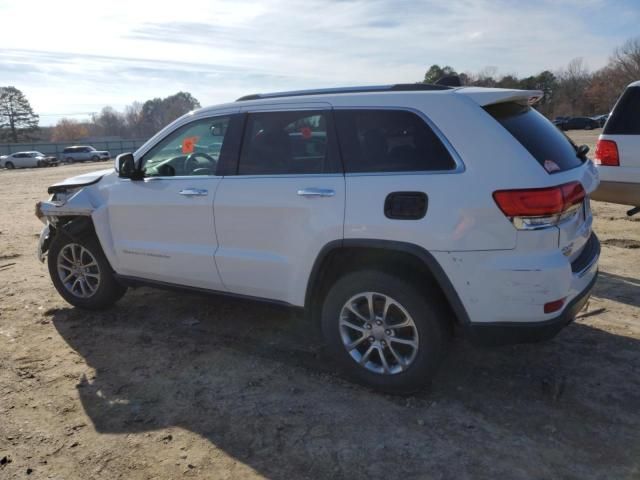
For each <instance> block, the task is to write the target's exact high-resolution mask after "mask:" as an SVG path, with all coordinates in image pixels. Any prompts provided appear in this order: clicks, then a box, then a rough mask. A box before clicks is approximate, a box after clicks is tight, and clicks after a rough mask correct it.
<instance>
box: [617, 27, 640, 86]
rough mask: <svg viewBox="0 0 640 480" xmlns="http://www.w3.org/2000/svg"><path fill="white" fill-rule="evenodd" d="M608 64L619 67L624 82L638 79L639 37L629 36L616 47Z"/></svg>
mask: <svg viewBox="0 0 640 480" xmlns="http://www.w3.org/2000/svg"><path fill="white" fill-rule="evenodd" d="M610 64H612V66H613V67H617V68H618V69H620V71H621V73H622V75H623V81H624V82H625V83H631V82H633V81H635V80H640V37H635V38H631V39H629V40H627V41H626V42H625V43H624V44H623V45H622V46H621V47H618V48H616V49H615V51H614V52H613V56H612V57H611V60H610Z"/></svg>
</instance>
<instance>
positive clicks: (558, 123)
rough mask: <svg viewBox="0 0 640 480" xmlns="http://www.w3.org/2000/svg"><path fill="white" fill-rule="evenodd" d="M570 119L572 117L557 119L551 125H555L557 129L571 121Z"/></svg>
mask: <svg viewBox="0 0 640 480" xmlns="http://www.w3.org/2000/svg"><path fill="white" fill-rule="evenodd" d="M569 118H570V117H556V118H554V119H553V122H551V123H553V124H554V125H555V126H556V127H560V125H563V124H565V123H567V120H569Z"/></svg>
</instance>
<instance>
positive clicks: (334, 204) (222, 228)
mask: <svg viewBox="0 0 640 480" xmlns="http://www.w3.org/2000/svg"><path fill="white" fill-rule="evenodd" d="M245 115H246V122H245V128H244V137H243V141H242V148H241V154H240V158H239V161H238V163H237V165H236V168H235V169H233V171H231V172H230V173H231V174H230V175H227V176H225V177H224V178H223V179H222V181H221V182H220V186H219V187H218V191H217V193H216V198H215V205H214V206H215V222H216V232H217V236H218V242H219V247H218V250H217V252H216V264H217V266H218V269H219V271H220V275H221V277H222V281H223V282H224V285H225V287H226V288H227V289H228V290H229V291H231V292H233V293H239V294H244V295H250V296H255V297H263V298H269V299H273V300H279V301H283V302H287V303H290V304H293V305H303V304H304V295H305V289H306V286H307V280H308V278H309V274H310V272H311V269H312V266H313V263H314V261H315V260H316V258H317V256H318V254H319V252H320V250H321V249H322V247H324V246H325V245H326V244H327V243H329V242H331V241H334V240H341V239H342V238H343V223H344V208H345V183H344V175H343V173H342V168H341V166H340V161H339V155H338V148H337V143H336V139H335V132H334V129H333V122H332V115H331V110H330V106H329V105H327V104H322V103H316V104H296V105H291V104H289V105H286V106H283V107H280V106H277V105H276V106H270V107H260V108H245Z"/></svg>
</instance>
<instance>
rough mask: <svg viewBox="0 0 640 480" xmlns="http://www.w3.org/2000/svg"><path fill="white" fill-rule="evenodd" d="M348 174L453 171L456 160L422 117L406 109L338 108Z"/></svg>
mask: <svg viewBox="0 0 640 480" xmlns="http://www.w3.org/2000/svg"><path fill="white" fill-rule="evenodd" d="M335 117H336V126H337V130H338V137H339V140H340V150H341V152H342V159H343V162H344V167H345V171H346V172H347V173H354V172H412V171H413V172H415V171H434V170H453V169H455V168H456V163H455V161H454V160H453V158H452V157H451V155H450V154H449V152H448V150H447V149H446V148H445V146H444V145H443V144H442V142H441V141H440V139H439V138H438V136H437V135H436V134H435V133H434V132H433V130H431V128H430V127H429V125H427V124H426V123H425V122H424V120H422V118H420V117H419V116H418V115H416V114H415V113H413V112H409V111H406V110H369V109H353V110H352V109H349V110H336V111H335Z"/></svg>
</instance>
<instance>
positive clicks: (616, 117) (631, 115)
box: [602, 87, 640, 135]
mask: <svg viewBox="0 0 640 480" xmlns="http://www.w3.org/2000/svg"><path fill="white" fill-rule="evenodd" d="M602 133H604V134H605V135H640V87H629V88H627V89H626V90H625V91H624V93H623V94H622V96H621V97H620V99H619V100H618V103H616V106H615V107H614V108H613V111H612V112H611V116H610V117H609V120H608V121H607V123H606V124H605V126H604V131H603V132H602Z"/></svg>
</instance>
